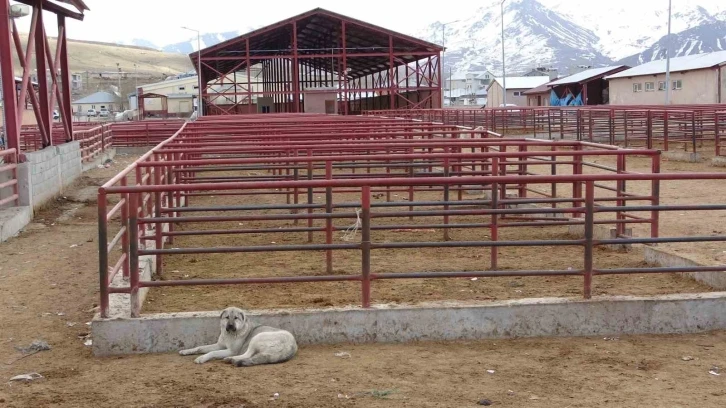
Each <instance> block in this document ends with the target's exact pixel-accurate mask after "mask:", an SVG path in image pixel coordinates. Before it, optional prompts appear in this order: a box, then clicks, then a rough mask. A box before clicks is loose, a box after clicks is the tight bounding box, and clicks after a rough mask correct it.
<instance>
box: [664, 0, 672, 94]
mask: <svg viewBox="0 0 726 408" xmlns="http://www.w3.org/2000/svg"><path fill="white" fill-rule="evenodd" d="M671 45H672V44H671V0H668V38H667V40H666V100H665V104H666V105H670V104H671Z"/></svg>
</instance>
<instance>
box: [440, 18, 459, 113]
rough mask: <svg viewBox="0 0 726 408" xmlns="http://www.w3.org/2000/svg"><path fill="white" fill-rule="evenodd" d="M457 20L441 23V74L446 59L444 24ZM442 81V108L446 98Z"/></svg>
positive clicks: (444, 67) (444, 70) (443, 73)
mask: <svg viewBox="0 0 726 408" xmlns="http://www.w3.org/2000/svg"><path fill="white" fill-rule="evenodd" d="M459 21H461V20H454V21H449V22H448V23H443V24H441V47H442V48H443V50H442V51H441V74H442V75H446V59H445V57H446V26H447V25H449V24H454V23H458V22H459ZM444 83H445V82H444V80H443V79H442V81H441V84H442V86H441V108H442V109H443V108H444V101H445V99H446V98H445V97H444V89H443V84H444ZM449 97H451V77H450V76H449Z"/></svg>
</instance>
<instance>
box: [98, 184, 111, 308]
mask: <svg viewBox="0 0 726 408" xmlns="http://www.w3.org/2000/svg"><path fill="white" fill-rule="evenodd" d="M98 276H99V281H100V285H101V288H100V292H101V305H100V308H101V317H102V318H106V317H108V309H109V293H108V285H109V282H108V222H107V221H106V192H105V191H104V190H99V192H98Z"/></svg>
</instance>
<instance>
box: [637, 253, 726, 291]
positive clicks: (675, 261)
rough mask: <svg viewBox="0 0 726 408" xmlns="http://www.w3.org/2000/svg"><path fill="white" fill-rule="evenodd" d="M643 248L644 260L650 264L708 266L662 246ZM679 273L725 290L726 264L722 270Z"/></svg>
mask: <svg viewBox="0 0 726 408" xmlns="http://www.w3.org/2000/svg"><path fill="white" fill-rule="evenodd" d="M643 248H644V249H645V253H644V256H645V262H647V263H648V264H651V265H658V266H665V267H679V266H680V267H689V266H710V265H703V264H701V263H698V262H696V261H694V260H692V259H688V258H686V257H684V256H682V255H679V254H676V253H674V252H671V251H668V250H665V249H662V248H656V247H652V246H644V247H643ZM680 275H685V276H687V277H689V278H691V279H694V280H696V281H698V282H701V283H703V284H705V285H708V286H710V287H712V288H714V289H718V290H726V265H724V271H723V272H687V273H682V274H680Z"/></svg>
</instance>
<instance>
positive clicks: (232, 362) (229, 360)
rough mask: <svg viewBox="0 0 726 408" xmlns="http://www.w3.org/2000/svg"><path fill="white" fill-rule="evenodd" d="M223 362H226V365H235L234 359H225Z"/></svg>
mask: <svg viewBox="0 0 726 408" xmlns="http://www.w3.org/2000/svg"><path fill="white" fill-rule="evenodd" d="M222 361H224V362H225V363H231V364H234V357H225V358H224V360H222Z"/></svg>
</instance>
